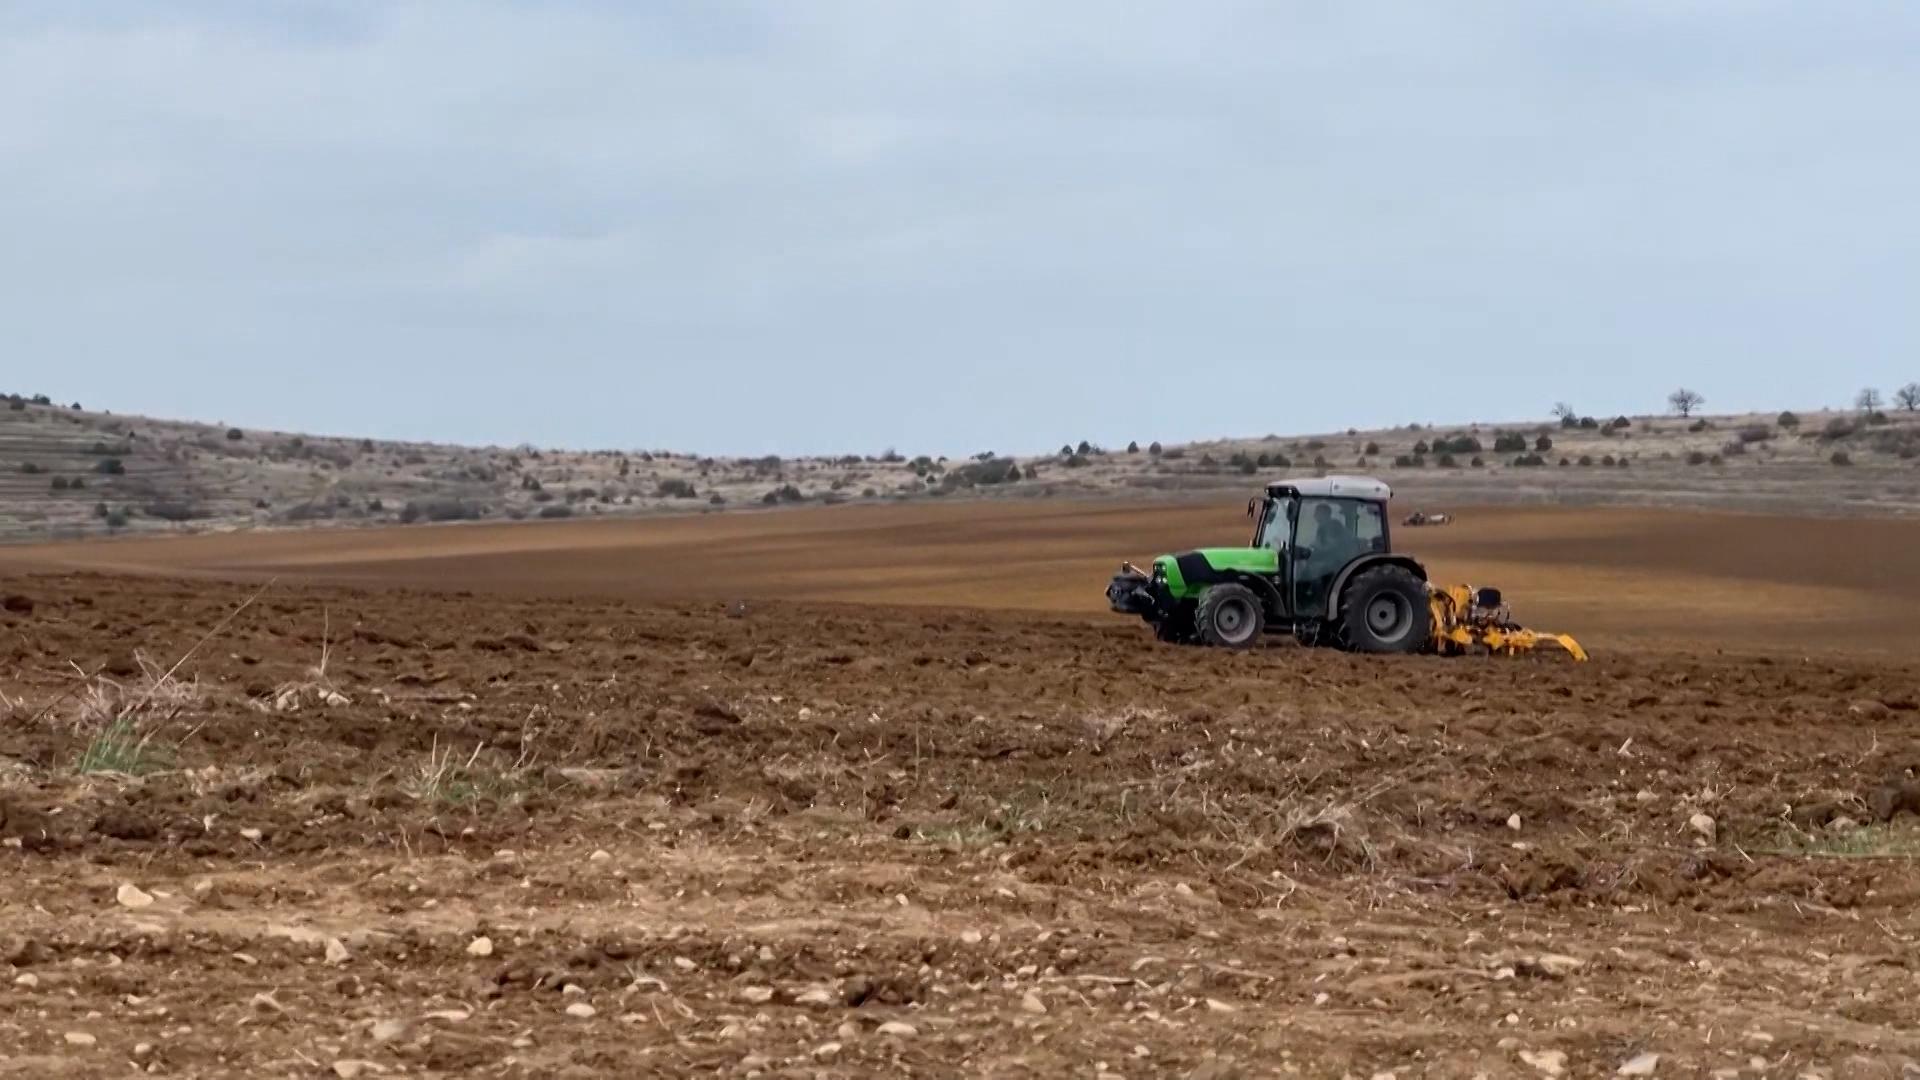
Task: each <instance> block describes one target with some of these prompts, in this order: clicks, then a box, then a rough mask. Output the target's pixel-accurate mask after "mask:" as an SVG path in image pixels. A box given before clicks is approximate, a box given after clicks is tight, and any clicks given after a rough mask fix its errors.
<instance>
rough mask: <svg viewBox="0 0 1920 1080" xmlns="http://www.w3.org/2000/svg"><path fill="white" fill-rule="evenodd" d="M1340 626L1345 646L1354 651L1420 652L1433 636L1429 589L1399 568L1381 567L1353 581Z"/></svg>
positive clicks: (1343, 598) (1343, 596)
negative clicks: (1429, 608) (1428, 598)
mask: <svg viewBox="0 0 1920 1080" xmlns="http://www.w3.org/2000/svg"><path fill="white" fill-rule="evenodd" d="M1339 623H1340V626H1339V628H1340V639H1341V644H1343V645H1345V646H1346V647H1347V648H1349V649H1352V650H1353V651H1354V652H1364V653H1414V652H1419V651H1420V650H1422V649H1424V648H1426V647H1427V639H1428V638H1430V637H1431V636H1432V635H1433V616H1432V613H1431V612H1430V611H1429V610H1428V607H1427V589H1426V586H1425V585H1423V584H1421V582H1420V579H1419V578H1417V577H1414V576H1413V575H1412V574H1411V573H1409V572H1408V571H1407V570H1406V569H1405V568H1404V567H1399V566H1378V567H1375V568H1373V569H1371V570H1366V571H1363V572H1361V573H1360V574H1359V575H1358V576H1357V577H1355V578H1354V579H1353V580H1352V581H1351V582H1349V583H1348V584H1347V588H1346V591H1345V592H1344V593H1342V594H1341V597H1340V620H1339Z"/></svg>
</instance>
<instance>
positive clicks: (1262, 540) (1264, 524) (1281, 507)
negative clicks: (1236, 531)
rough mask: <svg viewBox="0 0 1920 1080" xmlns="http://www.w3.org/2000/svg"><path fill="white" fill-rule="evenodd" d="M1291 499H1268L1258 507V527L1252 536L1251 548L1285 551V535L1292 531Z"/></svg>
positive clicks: (1292, 503)
mask: <svg viewBox="0 0 1920 1080" xmlns="http://www.w3.org/2000/svg"><path fill="white" fill-rule="evenodd" d="M1293 507H1294V502H1293V500H1292V499H1268V500H1266V502H1265V503H1263V504H1262V505H1261V507H1260V525H1259V527H1258V528H1257V529H1256V530H1255V532H1254V534H1253V546H1254V547H1257V548H1267V549H1270V550H1272V551H1285V550H1287V535H1288V534H1289V533H1291V532H1292V531H1293Z"/></svg>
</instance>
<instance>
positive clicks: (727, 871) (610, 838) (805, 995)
mask: <svg viewBox="0 0 1920 1080" xmlns="http://www.w3.org/2000/svg"><path fill="white" fill-rule="evenodd" d="M1241 532H1242V529H1241V527H1240V520H1239V519H1238V518H1237V517H1236V516H1234V508H1232V507H1227V508H1224V509H1221V508H1215V509H1210V510H1208V509H1200V508H1158V509H1148V510H1118V509H1114V508H1111V507H1107V508H1085V507H1068V506H1059V507H1046V506H1039V505H1032V506H1028V505H1021V506H1006V507H991V508H990V507H983V506H964V505H952V506H940V507H932V508H928V507H914V508H903V509H872V510H863V511H850V510H841V511H828V512H805V513H791V514H777V515H775V514H769V515H757V516H750V515H739V516H716V517H705V518H691V519H685V520H681V521H663V522H621V523H605V524H599V523H587V524H580V525H566V526H564V527H559V526H516V527H511V528H500V529H494V528H484V527H483V528H446V529H422V530H411V531H390V532H364V533H348V532H338V533H303V534H283V535H253V536H224V537H204V538H184V539H180V540H168V541H155V542H147V541H142V542H139V543H130V544H112V543H107V544H96V545H82V546H78V547H72V548H62V549H24V548H22V549H10V550H9V551H7V552H6V553H4V554H0V598H4V599H5V600H6V610H5V611H4V612H0V695H4V696H0V718H4V720H5V726H4V728H0V818H3V819H4V823H3V824H0V836H4V838H5V843H6V848H5V849H0V860H3V861H4V864H5V866H6V870H7V874H8V882H7V884H6V886H5V887H4V888H0V964H3V965H5V966H4V967H3V968H0V977H4V980H5V983H4V985H0V1073H8V1072H11V1073H17V1074H19V1075H22V1076H43V1075H51V1076H60V1075H69V1076H117V1075H126V1074H129V1073H134V1072H145V1073H151V1074H161V1075H177V1076H235V1077H238V1076H268V1075H271V1076H360V1077H377V1076H400V1075H410V1076H421V1075H428V1076H433V1075H449V1076H451V1075H480V1076H580V1077H586V1076H601V1075H617V1076H651V1075H659V1076H681V1075H712V1074H718V1075H735V1076H749V1075H761V1076H817V1075H828V1076H837V1075H853V1076H866V1075H876V1076H877V1075H888V1076H892V1075H922V1076H977V1075H1005V1076H1054V1075H1075V1076H1088V1077H1093V1076H1101V1075H1111V1076H1127V1077H1149V1076H1202V1077H1212V1078H1225V1077H1237V1076H1267V1075H1297V1076H1309V1077H1318V1076H1345V1075H1353V1076H1360V1077H1375V1076H1378V1075H1380V1074H1383V1073H1390V1074H1392V1075H1394V1076H1396V1077H1401V1078H1410V1077H1419V1076H1445V1077H1453V1076H1461V1077H1466V1076H1475V1075H1485V1076H1489V1077H1508V1076H1515V1077H1541V1076H1560V1075H1564V1076H1569V1077H1578V1076H1599V1075H1613V1074H1614V1073H1615V1071H1616V1070H1619V1069H1621V1068H1622V1067H1623V1066H1625V1067H1627V1068H1628V1070H1629V1071H1628V1072H1627V1075H1656V1076H1676V1077H1677V1076H1702V1075H1710V1074H1715V1073H1722V1074H1724V1075H1727V1076H1741V1077H1759V1076H1789V1077H1792V1076H1801V1075H1809V1074H1811V1075H1819V1076H1826V1077H1833V1078H1836V1080H1837V1078H1841V1077H1855V1076H1860V1077H1902V1076H1903V1075H1907V1074H1910V1072H1911V1070H1912V1069H1913V1068H1914V1065H1913V1062H1915V1061H1916V1060H1920V1028H1917V1027H1916V1024H1915V1017H1916V1015H1917V1014H1916V1011H1915V1009H1916V1007H1915V1004H1914V990H1915V987H1916V986H1920V909H1917V908H1916V904H1920V868H1916V865H1915V863H1914V861H1913V856H1914V855H1915V854H1916V853H1920V817H1916V816H1915V813H1914V812H1920V788H1915V787H1914V786H1912V777H1913V775H1914V773H1915V770H1917V769H1920V667H1916V665H1915V663H1914V662H1913V660H1912V659H1910V654H1911V652H1912V649H1913V647H1914V646H1915V644H1916V643H1920V616H1916V615H1915V614H1914V612H1915V610H1916V609H1915V606H1914V600H1915V599H1916V595H1915V594H1916V592H1920V526H1915V525H1912V524H1908V523H1901V522H1850V521H1830V522H1827V521H1797V520H1783V519H1767V518H1738V517H1708V516H1687V515H1679V514H1654V513H1639V512H1621V511H1580V512H1572V511H1528V510H1505V511H1499V512H1492V511H1489V512H1486V513H1485V514H1472V515H1469V516H1468V518H1467V520H1466V521H1465V522H1463V523H1462V524H1460V525H1457V526H1453V527H1450V528H1446V529H1436V530H1426V531H1421V532H1408V533H1406V534H1405V535H1404V536H1403V537H1402V538H1401V539H1402V540H1403V541H1404V545H1403V546H1409V547H1412V548H1414V549H1416V550H1418V551H1420V552H1421V553H1422V554H1423V555H1424V556H1425V557H1426V558H1427V559H1428V561H1429V563H1430V565H1431V566H1432V567H1433V568H1434V570H1435V574H1436V577H1443V578H1448V579H1455V578H1459V579H1466V580H1473V581H1475V582H1477V583H1482V584H1497V585H1500V586H1502V587H1503V588H1505V589H1506V590H1507V592H1508V593H1509V595H1510V597H1511V598H1512V599H1513V600H1514V601H1515V602H1516V604H1517V605H1518V607H1519V608H1520V612H1521V614H1523V615H1524V616H1526V617H1528V618H1529V620H1530V621H1534V622H1537V623H1540V624H1542V625H1547V626H1550V627H1551V628H1554V629H1564V630H1568V631H1572V632H1574V633H1577V634H1579V635H1581V636H1582V638H1583V640H1587V639H1590V640H1591V642H1592V644H1593V645H1594V646H1595V652H1596V659H1595V661H1594V662H1593V663H1592V664H1589V665H1574V664H1572V663H1569V662H1565V661H1555V660H1552V659H1540V660H1537V661H1536V660H1523V661H1511V662H1493V661H1478V660H1453V661H1448V660H1438V659H1432V658H1385V659H1362V658H1356V657H1349V656H1345V655H1342V654H1338V653H1332V652H1326V651H1320V650H1306V649H1301V648H1298V647H1293V646H1289V645H1285V644H1279V643H1276V644H1275V645H1273V646H1272V647H1270V648H1265V649H1259V650H1255V651H1252V652H1249V653H1244V654H1221V653H1214V652H1208V651H1203V650H1185V649H1178V648H1173V647H1169V646H1160V645H1156V644H1154V643H1152V642H1151V640H1150V639H1149V638H1148V636H1147V635H1146V634H1145V632H1144V630H1143V629H1142V628H1141V627H1139V626H1138V625H1137V624H1133V623H1129V622H1127V621H1124V620H1120V619H1118V618H1117V617H1107V616H1105V615H1103V614H1102V613H1101V612H1100V611H1099V608H1100V597H1099V593H1100V589H1101V587H1102V585H1103V584H1104V581H1105V578H1106V575H1107V574H1108V573H1109V572H1110V571H1111V569H1112V568H1113V564H1115V563H1117V561H1118V560H1119V559H1120V558H1123V557H1134V558H1136V559H1137V558H1141V557H1144V556H1147V555H1151V554H1153V553H1155V552H1156V551H1160V550H1166V549H1169V548H1173V547H1181V546H1192V545H1194V544H1197V543H1201V542H1222V541H1224V542H1233V541H1234V540H1236V539H1237V538H1238V537H1239V535H1240V533H1241ZM271 579H277V580H273V583H272V584H270V585H269V584H267V582H268V581H269V580H271ZM236 611H237V612H238V613H237V614H235V612H236ZM183 658H184V660H183ZM176 663H178V664H179V667H178V669H177V671H176V672H175V673H174V675H173V677H172V678H170V679H163V678H161V677H160V676H161V675H163V674H164V673H165V672H166V671H167V670H168V669H170V668H172V667H173V666H174V665H175V664H176ZM1883 816H1884V817H1886V818H1887V819H1888V820H1886V821H1885V822H1884V823H1883V822H1882V820H1881V819H1882V817H1883ZM1650 1055H1652V1056H1657V1060H1653V1058H1652V1057H1650ZM1643 1069H1650V1070H1651V1072H1640V1071H1637V1070H1643ZM1903 1070H1905V1071H1906V1072H1904V1073H1903Z"/></svg>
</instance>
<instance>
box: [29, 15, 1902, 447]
mask: <svg viewBox="0 0 1920 1080" xmlns="http://www.w3.org/2000/svg"><path fill="white" fill-rule="evenodd" d="M1916 56H1920V5H1917V4H1910V3H1895V2H1881V3H1871V2H1866V0H1861V2H1858V3H1847V4H1812V3H1773V2H1767V0H1742V2H1730V0H1729V2H1701V3H1689V2H1685V0H1610V2H1605V3H1600V2H1594V3H1572V4H1569V3H1540V2H1538V0H1516V2H1512V3H1497V2H1465V3H1457V4H1435V3H1430V2H1427V0H1411V2H1407V3H1368V2H1363V0H1313V2H1298V3H1282V2H1272V0H1268V2H1259V3H1247V4H1238V3H1211V2H1200V3H1190V2H1183V3H1174V2H1165V3H1114V2H1112V0H1104V2H1093V0H1049V2H1046V3H1031V2H1014V0H1005V2H996V0H968V2H966V3H955V4H933V3H922V2H917V0H867V2H852V0H850V2H834V0H767V2H764V3H732V2H728V0H688V2H685V3H674V2H668V0H651V2H635V3H615V2H612V0H602V2H578V3H552V2H544V3H533V2H524V3H513V2H490V0H460V2H457V3H454V2H447V3H411V2H378V3H375V2H364V3H359V2H344V0H342V2H319V0H314V2H294V0H289V2H280V3H268V2H265V0H175V2H167V0H142V2H128V3H111V2H90V3H76V2H73V0H5V2H4V3H0V384H4V385H0V390H9V389H12V390H21V391H26V392H46V393H50V394H53V395H55V396H57V397H59V398H61V399H63V400H69V399H79V400H81V401H83V402H85V403H86V404H87V405H89V406H97V407H104V408H110V409H114V410H116V411H125V412H145V413H152V414H157V415H165V416H176V417H187V418H195V419H205V420H222V421H226V422H230V423H241V424H247V425H253V426H263V427H264V426H273V427H281V428H288V429H304V430H313V431H324V432H329V433H341V434H352V435H362V434H366V435H389V436H407V437H424V438H435V439H442V440H450V441H486V442H497V443H517V442H521V441H532V442H538V443H552V444H563V445H571V446H618V447H638V446H649V447H671V448H678V449H684V450H693V451H699V452H711V453H764V452H786V453H797V452H806V451H875V450H878V449H881V448H884V447H887V446H897V447H899V448H900V449H903V450H913V451H918V450H922V449H925V450H933V451H940V452H949V453H953V452H963V451H972V450H978V449H987V448H993V449H999V450H1003V451H1005V450H1036V449H1042V448H1046V447H1049V446H1052V445H1057V444H1058V443H1060V442H1062V441H1063V440H1067V439H1073V440H1078V439H1080V438H1092V439H1094V440H1095V441H1105V442H1112V443H1124V442H1125V441H1126V440H1127V439H1129V438H1138V439H1141V440H1142V441H1145V440H1147V439H1149V438H1159V439H1167V440H1171V439H1180V438H1187V437H1196V436H1207V435H1225V434H1261V433H1266V432H1269V431H1280V432H1300V431H1311V430H1326V429H1336V428H1345V427H1348V426H1368V425H1378V424H1393V423H1405V422H1407V421H1411V420H1422V421H1434V420H1442V421H1444V420H1457V419H1464V418H1482V419H1511V418H1530V417H1539V416H1543V415H1544V414H1545V413H1546V411H1547V409H1548V407H1549V406H1551V405H1552V404H1553V403H1554V402H1555V401H1559V400H1566V401H1570V402H1572V403H1574V404H1575V405H1577V406H1579V407H1580V408H1581V409H1583V410H1584V411H1587V412H1594V413H1611V412H1621V411H1641V412H1644V411H1650V410H1654V409H1657V408H1659V407H1660V402H1661V400H1662V399H1663V398H1664V396H1665V394H1666V392H1667V391H1668V390H1671V389H1672V388H1674V387H1675V386H1677V385H1680V384H1686V385H1689V386H1693V387H1695V388H1697V389H1699V390H1701V391H1702V392H1704V393H1705V394H1706V395H1707V397H1708V399H1709V401H1710V403H1711V404H1712V405H1713V406H1721V407H1758V408H1779V407H1785V406H1792V407H1808V406H1814V405H1819V404H1822V403H1838V402H1842V401H1845V400H1846V399H1848V398H1850V397H1851V396H1852V394H1853V393H1854V392H1855V391H1856V390H1858V389H1859V388H1860V387H1861V386H1864V385H1869V384H1873V385H1879V386H1883V387H1890V386H1893V385H1897V384H1899V383H1903V382H1906V381H1909V380H1911V379H1920V137H1916V134H1915V132H1916V126H1915V125H1916V120H1915V117H1916V116H1917V115H1920V64H1916V63H1915V62H1914V58H1915V57H1916Z"/></svg>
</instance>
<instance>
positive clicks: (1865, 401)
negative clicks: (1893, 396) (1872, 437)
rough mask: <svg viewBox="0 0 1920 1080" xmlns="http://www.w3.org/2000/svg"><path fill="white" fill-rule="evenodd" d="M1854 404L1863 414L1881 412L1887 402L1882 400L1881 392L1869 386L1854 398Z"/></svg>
mask: <svg viewBox="0 0 1920 1080" xmlns="http://www.w3.org/2000/svg"><path fill="white" fill-rule="evenodd" d="M1853 404H1854V405H1855V407H1857V408H1858V409H1859V410H1860V411H1861V412H1879V411H1880V406H1881V405H1883V404H1885V402H1883V401H1881V399H1880V391H1878V390H1875V389H1874V388H1873V387H1871V386H1869V387H1867V388H1866V389H1865V390H1862V391H1860V393H1859V394H1858V395H1857V396H1855V397H1854V399H1853Z"/></svg>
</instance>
